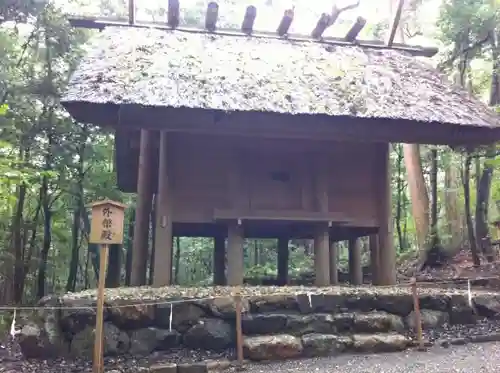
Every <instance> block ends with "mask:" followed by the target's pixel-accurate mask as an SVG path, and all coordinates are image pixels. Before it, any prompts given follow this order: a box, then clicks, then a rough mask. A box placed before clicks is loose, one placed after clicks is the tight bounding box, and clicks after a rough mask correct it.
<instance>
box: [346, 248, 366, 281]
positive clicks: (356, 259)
mask: <svg viewBox="0 0 500 373" xmlns="http://www.w3.org/2000/svg"><path fill="white" fill-rule="evenodd" d="M349 280H350V282H351V284H352V285H361V284H362V283H363V268H362V264H361V246H360V242H359V238H351V239H350V240H349Z"/></svg>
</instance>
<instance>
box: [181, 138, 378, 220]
mask: <svg viewBox="0 0 500 373" xmlns="http://www.w3.org/2000/svg"><path fill="white" fill-rule="evenodd" d="M172 148H173V149H172V151H173V154H172V156H171V157H172V159H173V165H172V168H173V169H172V172H171V174H172V175H173V176H172V178H173V186H172V189H173V195H174V196H173V198H174V221H175V222H210V221H212V219H213V211H214V209H222V210H231V209H235V208H237V207H238V206H239V207H238V208H239V209H253V210H276V211H278V210H279V211H283V212H284V213H286V210H293V211H298V210H302V209H304V210H306V211H309V212H312V211H315V208H316V206H315V203H314V201H315V196H314V194H313V191H314V185H313V183H314V178H313V174H314V169H315V168H314V159H316V157H317V156H318V154H325V156H327V159H326V163H327V165H328V170H329V175H328V182H329V187H328V196H329V204H328V205H329V210H330V211H331V212H344V213H345V214H346V216H348V217H349V218H351V219H364V218H366V217H370V218H375V217H376V213H375V204H374V201H375V197H374V193H373V188H372V186H373V184H374V183H373V180H374V175H375V170H374V168H373V167H372V164H371V161H372V160H373V159H374V156H373V151H374V149H375V147H374V145H371V144H366V143H364V144H357V143H350V144H349V143H332V142H320V141H290V140H270V139H259V138H255V139H252V138H248V137H247V138H238V137H230V136H202V135H186V134H176V137H175V140H174V141H173V145H172ZM238 164H239V165H240V167H237V165H238ZM232 167H233V169H234V168H236V169H237V170H239V173H240V174H239V175H234V174H231V172H230V170H231V169H232ZM231 185H239V187H237V190H238V191H239V193H240V195H239V198H240V200H239V201H238V203H236V204H234V205H233V204H232V203H231V198H234V196H233V195H232V193H231Z"/></svg>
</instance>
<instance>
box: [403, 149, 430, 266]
mask: <svg viewBox="0 0 500 373" xmlns="http://www.w3.org/2000/svg"><path fill="white" fill-rule="evenodd" d="M403 153H404V160H405V166H406V173H407V177H408V188H409V190H410V197H411V207H412V212H413V219H414V220H415V229H416V233H417V244H418V248H419V253H420V254H419V258H420V260H419V262H420V263H422V264H423V263H424V262H425V259H426V255H427V247H426V241H427V238H428V234H429V195H428V194H427V186H426V185H425V179H424V173H423V170H422V161H421V159H420V147H419V146H418V145H416V144H403Z"/></svg>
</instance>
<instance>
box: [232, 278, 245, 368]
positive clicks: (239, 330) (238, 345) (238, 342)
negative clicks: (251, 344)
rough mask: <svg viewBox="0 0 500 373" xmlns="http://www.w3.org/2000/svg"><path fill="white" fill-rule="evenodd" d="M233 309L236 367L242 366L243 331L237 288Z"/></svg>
mask: <svg viewBox="0 0 500 373" xmlns="http://www.w3.org/2000/svg"><path fill="white" fill-rule="evenodd" d="M234 308H235V312H236V357H237V360H238V366H240V367H241V366H243V331H242V328H241V312H242V307H241V295H240V290H239V288H238V289H237V290H236V292H235V294H234Z"/></svg>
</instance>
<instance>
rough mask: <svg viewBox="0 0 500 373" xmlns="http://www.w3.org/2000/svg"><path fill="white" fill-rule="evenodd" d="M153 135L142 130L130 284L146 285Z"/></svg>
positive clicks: (151, 196) (151, 197)
mask: <svg viewBox="0 0 500 373" xmlns="http://www.w3.org/2000/svg"><path fill="white" fill-rule="evenodd" d="M152 136H153V135H152V133H151V132H150V131H148V130H144V129H143V130H141V140H140V147H139V164H138V170H137V202H136V207H135V223H134V239H133V243H132V265H131V274H130V284H131V285H132V286H141V285H146V273H147V265H148V254H149V250H148V249H149V247H148V246H149V245H148V244H149V214H150V210H151V205H152V199H153V195H152V190H151V189H152V188H151V160H152V159H151V143H152V141H151V140H152Z"/></svg>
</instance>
